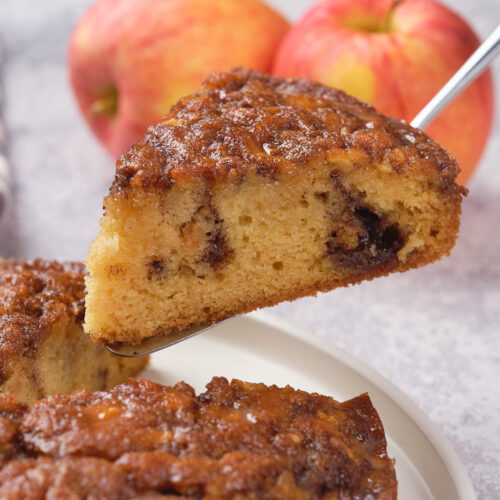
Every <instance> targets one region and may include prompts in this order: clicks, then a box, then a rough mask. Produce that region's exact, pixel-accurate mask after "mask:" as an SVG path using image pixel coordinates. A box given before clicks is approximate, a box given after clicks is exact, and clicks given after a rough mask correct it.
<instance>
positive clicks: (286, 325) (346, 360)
mask: <svg viewBox="0 0 500 500" xmlns="http://www.w3.org/2000/svg"><path fill="white" fill-rule="evenodd" d="M243 318H248V319H252V320H254V321H257V322H259V323H263V324H266V325H268V326H271V327H273V328H276V329H278V330H280V331H282V332H283V333H284V334H286V335H290V336H291V337H293V338H294V339H295V340H298V341H302V342H304V343H307V344H310V345H312V346H313V347H315V348H316V349H318V350H319V351H322V352H323V353H326V354H327V355H329V356H331V357H333V358H334V359H335V361H336V362H337V363H341V364H343V365H346V366H347V367H349V368H350V369H352V370H354V371H356V372H357V373H359V374H360V375H361V376H362V377H364V378H366V379H368V380H370V382H372V383H373V384H375V385H376V386H377V387H378V388H379V389H380V390H381V391H382V392H384V393H385V394H386V395H387V396H388V397H389V398H390V399H392V400H393V401H394V402H395V403H396V404H397V405H398V406H399V407H400V408H401V409H402V410H403V411H404V412H405V413H406V414H407V415H408V416H409V417H410V418H411V419H412V420H413V421H414V422H415V423H416V425H417V426H418V427H419V428H420V429H421V430H422V432H423V433H424V434H425V435H426V436H427V438H428V439H429V441H430V442H431V443H432V445H433V446H434V447H435V449H436V451H437V452H438V454H439V455H440V457H441V459H442V460H443V462H444V465H445V466H446V468H447V469H448V472H449V474H450V476H451V477H452V479H453V481H454V483H455V485H456V488H457V490H458V492H459V495H460V499H459V500H477V495H476V492H475V491H474V487H473V485H472V481H471V479H470V477H469V474H468V473H467V470H466V469H465V466H464V464H463V463H462V461H461V460H460V458H459V457H458V455H457V452H456V451H455V449H454V448H453V446H452V444H451V442H450V441H449V439H448V438H447V437H446V436H445V435H444V434H443V433H442V432H441V431H440V430H439V429H438V428H437V427H436V425H435V424H434V423H433V422H432V420H431V419H430V418H429V417H428V416H427V415H426V414H425V413H424V411H423V410H421V409H420V408H419V407H418V405H417V404H416V403H414V402H413V401H412V400H411V398H410V397H409V396H407V395H406V394H405V393H404V392H403V391H402V390H401V389H399V388H398V387H397V386H396V385H394V384H393V383H392V382H391V381H390V380H389V379H387V378H386V377H385V376H384V375H382V374H381V373H380V372H378V371H377V370H375V369H374V368H372V367H371V366H369V365H368V364H367V363H365V362H364V361H363V360H361V359H360V358H358V357H356V356H354V355H353V354H351V353H349V352H348V351H346V350H345V349H343V348H342V347H339V346H338V345H336V344H335V343H334V342H333V341H332V340H330V339H328V338H323V337H320V336H318V335H315V334H313V333H312V332H310V331H308V330H307V329H305V328H301V327H297V326H296V325H293V324H291V323H290V322H288V321H287V320H285V319H283V318H280V317H278V316H277V315H275V314H271V313H269V312H267V311H262V310H259V311H254V312H251V313H249V314H246V315H245V316H243Z"/></svg>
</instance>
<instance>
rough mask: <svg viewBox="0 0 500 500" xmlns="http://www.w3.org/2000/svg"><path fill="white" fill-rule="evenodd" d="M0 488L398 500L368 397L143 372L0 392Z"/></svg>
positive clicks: (5, 493)
mask: <svg viewBox="0 0 500 500" xmlns="http://www.w3.org/2000/svg"><path fill="white" fill-rule="evenodd" d="M162 495H165V496H162ZM0 497H1V498H9V499H17V498H19V499H21V498H22V499H23V500H31V499H39V498H51V499H61V500H62V499H68V498H105V499H108V500H111V499H117V500H118V499H120V500H127V499H137V498H172V499H173V498H179V497H181V498H185V499H188V498H189V499H202V498H204V499H222V498H224V499H235V500H236V499H244V498H245V499H257V498H258V499H303V500H312V499H324V500H327V499H332V500H333V499H340V498H342V499H346V500H347V499H352V500H354V499H372V500H395V499H396V497H397V481H396V476H395V472H394V464H393V461H392V460H391V459H390V458H389V457H388V456H387V450H386V439H385V435H384V429H383V426H382V423H381V422H380V418H379V416H378V414H377V412H376V410H375V408H374V407H373V406H372V403H371V401H370V398H369V397H368V395H367V394H363V395H361V396H358V397H356V398H354V399H351V400H349V401H346V402H344V403H338V402H337V401H335V400H334V399H332V398H330V397H326V396H320V395H318V394H308V393H306V392H302V391H296V390H294V389H292V388H291V387H285V388H278V387H276V386H271V387H267V386H265V385H264V384H250V383H245V382H240V381H238V380H233V381H232V382H231V383H229V382H228V381H227V380H226V379H224V378H214V379H213V380H212V381H211V382H210V383H209V384H208V386H207V391H206V392H205V393H203V394H200V395H199V396H197V395H196V394H195V392H194V390H193V388H192V387H190V386H189V385H187V384H185V383H183V382H181V383H178V384H177V385H175V386H174V387H165V386H162V385H158V384H155V383H153V382H150V381H147V380H142V381H130V382H128V383H126V384H122V385H119V386H117V387H115V388H114V389H112V390H111V391H110V392H96V393H92V392H88V391H78V392H75V393H73V394H72V395H71V396H50V397H48V398H46V399H44V400H42V401H40V402H39V403H37V404H36V405H34V406H33V407H31V408H30V409H26V408H25V407H23V406H22V405H16V404H15V402H14V401H13V400H12V399H9V398H8V397H6V396H4V397H3V399H2V396H0Z"/></svg>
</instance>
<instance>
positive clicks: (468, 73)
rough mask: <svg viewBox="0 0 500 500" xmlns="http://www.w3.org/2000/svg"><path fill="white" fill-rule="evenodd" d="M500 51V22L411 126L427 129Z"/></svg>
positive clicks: (414, 119)
mask: <svg viewBox="0 0 500 500" xmlns="http://www.w3.org/2000/svg"><path fill="white" fill-rule="evenodd" d="M499 52H500V24H499V25H498V26H497V27H496V28H495V30H493V32H492V33H491V34H490V35H489V36H488V38H486V40H485V41H484V42H483V43H482V44H481V45H480V46H479V47H478V48H477V50H476V51H475V52H474V53H473V54H472V55H471V56H470V57H469V59H467V61H465V63H464V64H463V66H462V67H461V68H460V69H459V70H458V71H457V72H456V73H455V74H454V75H453V76H452V77H451V78H450V79H449V80H448V82H447V83H446V84H445V86H444V87H443V88H442V89H441V90H440V91H439V92H438V93H437V94H436V95H435V96H434V97H433V98H432V99H431V100H430V101H429V102H428V103H427V105H426V106H425V107H424V109H422V111H420V113H418V115H417V116H416V117H415V118H413V120H412V122H411V126H412V127H415V128H419V129H422V130H423V129H425V128H426V127H427V126H428V125H429V124H430V123H431V122H432V120H434V118H436V116H437V115H438V114H439V113H440V112H441V111H442V110H443V109H444V108H445V107H446V106H447V105H448V104H449V103H450V102H451V101H452V100H453V99H454V98H455V97H456V96H457V95H458V94H460V92H462V90H464V89H465V87H467V85H469V83H471V82H472V81H473V80H474V79H475V78H476V77H477V76H479V75H480V74H481V73H482V72H483V71H484V70H485V69H486V68H487V67H488V65H489V64H490V63H491V61H493V59H494V58H495V57H496V56H497V55H498V54H499Z"/></svg>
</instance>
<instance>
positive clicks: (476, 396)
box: [0, 0, 500, 500]
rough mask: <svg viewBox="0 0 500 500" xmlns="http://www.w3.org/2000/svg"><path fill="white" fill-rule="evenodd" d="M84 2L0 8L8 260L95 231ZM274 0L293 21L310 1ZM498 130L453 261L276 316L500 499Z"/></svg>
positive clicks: (499, 16) (461, 4)
mask: <svg viewBox="0 0 500 500" xmlns="http://www.w3.org/2000/svg"><path fill="white" fill-rule="evenodd" d="M89 3H90V2H89V0H46V1H44V2H39V1H38V0H32V1H27V0H2V1H1V2H0V36H1V38H2V40H3V45H4V51H5V56H6V57H5V71H6V72H5V75H4V76H3V78H4V87H5V92H6V102H5V105H6V109H5V115H6V120H7V130H8V135H9V139H10V148H9V150H10V159H11V163H12V165H13V178H14V184H15V191H14V199H15V202H14V207H13V214H12V217H11V219H10V222H9V223H8V224H6V225H5V224H4V227H3V228H2V232H0V255H4V256H14V255H17V256H23V257H35V256H43V257H48V258H60V259H83V258H84V257H85V253H86V249H87V247H88V244H89V242H90V241H91V239H92V238H93V237H94V236H95V234H96V231H97V224H98V220H99V217H100V215H101V205H102V197H103V195H104V193H105V192H106V190H107V187H108V185H109V182H110V180H111V178H112V175H113V162H112V160H111V159H110V158H109V157H108V156H107V154H106V153H105V152H104V151H103V150H102V149H101V148H100V146H99V145H98V144H97V142H96V141H95V140H94V139H93V137H92V136H91V134H90V132H89V131H88V129H87V128H86V126H85V124H84V123H83V122H82V121H81V119H80V117H79V116H78V114H77V110H76V107H75V104H74V101H73V99H72V95H71V93H70V89H69V86H68V83H67V74H66V69H65V55H66V46H67V40H68V36H69V33H70V31H71V28H72V26H73V25H74V23H75V21H76V19H77V18H78V17H79V16H80V14H81V13H82V12H83V11H84V10H85V8H86V6H87V5H88V4H89ZM271 3H273V4H275V5H277V6H278V7H279V8H281V10H282V11H283V12H286V13H288V15H289V17H291V18H296V17H297V16H298V15H299V13H300V12H301V11H303V9H304V8H305V7H306V5H308V4H310V3H312V2H308V1H299V0H294V1H290V0H288V1H287V0H272V1H271ZM449 3H450V4H451V1H450V2H449ZM453 5H454V6H455V8H456V9H458V10H459V11H460V12H461V13H462V14H463V15H464V16H466V17H467V18H468V19H470V20H471V22H472V24H473V25H474V26H475V27H476V29H477V30H478V32H479V33H480V34H481V35H482V36H483V37H484V36H485V35H486V34H487V33H489V31H491V30H492V29H493V28H494V26H495V24H496V23H497V22H498V21H499V20H500V7H499V5H498V2H497V0H474V1H473V0H469V1H467V0H460V1H459V0H456V1H455V2H453ZM499 62H500V61H497V63H496V68H495V73H496V77H497V84H498V82H499V81H500V79H499V76H500V75H499V71H498V69H499ZM497 90H498V86H497ZM497 94H498V93H497ZM499 130H500V126H499V120H498V114H497V123H496V127H495V130H494V132H493V138H492V140H491V142H490V144H489V147H488V150H487V153H486V155H485V157H484V160H483V163H482V166H481V169H480V170H479V171H478V173H477V175H476V177H475V178H474V179H473V181H472V183H471V184H470V186H469V187H470V196H469V197H468V198H467V199H466V201H465V203H464V214H463V223H462V230H461V235H460V238H459V241H458V243H457V246H456V248H455V250H454V252H453V254H452V255H451V257H449V258H448V259H445V260H443V261H441V262H439V263H437V264H434V265H431V266H428V267H426V268H423V269H421V270H418V271H411V272H408V273H406V274H402V275H398V276H392V277H389V278H384V279H379V280H375V281H373V282H370V283H364V284H362V285H359V286H356V287H352V288H351V289H349V290H337V291H334V292H331V293H328V294H324V295H321V296H320V297H317V298H314V299H313V298H308V299H303V300H300V301H297V302H294V303H287V304H282V305H280V306H278V307H276V308H274V309H273V312H274V313H275V314H278V315H280V316H283V317H285V318H286V319H288V320H291V321H293V322H294V323H296V324H298V325H300V326H302V327H305V328H308V329H310V330H312V331H314V332H316V333H317V334H318V335H321V336H324V337H328V338H329V339H331V340H332V341H334V342H336V343H337V344H339V345H341V346H342V347H344V348H346V349H348V350H349V351H351V352H352V353H354V354H356V355H357V356H359V357H360V358H362V359H364V360H365V361H367V362H368V363H369V364H371V365H372V366H373V367H375V368H376V369H378V370H379V371H380V372H382V373H383V374H384V375H386V376H387V377H388V378H390V379H391V380H392V381H393V382H394V383H395V384H396V385H397V386H399V387H400V388H401V389H402V390H403V391H404V392H405V393H407V394H408V395H409V396H410V397H411V398H412V399H413V400H414V401H416V403H417V404H418V405H420V407H421V408H422V409H423V410H424V411H425V412H426V413H427V414H428V415H429V416H430V418H431V419H432V420H433V421H434V422H435V423H436V425H437V426H438V427H439V428H440V429H441V430H442V432H443V433H444V434H445V435H446V436H447V437H448V438H449V439H450V440H451V442H452V443H453V445H454V447H455V449H456V450H457V452H458V454H459V456H460V457H461V459H462V460H463V462H464V464H465V466H466V468H467V470H468V471H469V473H470V475H471V477H472V480H473V482H474V485H475V487H476V490H477V492H478V496H479V497H480V498H481V499H494V498H500V478H499V474H498V473H499V470H500V389H499V387H500V231H499V226H500V164H499V162H498V158H500V140H499V139H500V138H499ZM446 500H447V499H446Z"/></svg>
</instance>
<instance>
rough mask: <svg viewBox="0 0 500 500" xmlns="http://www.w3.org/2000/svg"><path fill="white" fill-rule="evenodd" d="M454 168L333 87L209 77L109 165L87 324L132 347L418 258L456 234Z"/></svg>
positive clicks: (459, 191)
mask: <svg viewBox="0 0 500 500" xmlns="http://www.w3.org/2000/svg"><path fill="white" fill-rule="evenodd" d="M458 172H459V168H458V166H457V164H456V162H455V161H454V160H453V158H451V157H450V156H449V155H448V153H447V152H446V151H445V150H444V149H442V148H441V147H440V146H439V145H438V144H436V143H435V142H434V141H433V140H432V139H430V138H429V137H427V136H426V135H425V134H424V133H423V132H421V131H420V130H416V129H414V128H412V127H411V126H409V125H408V124H407V123H404V122H401V121H398V120H395V119H391V118H386V117H385V116H382V115H381V114H380V113H378V112H377V111H376V110H375V109H373V108H372V107H371V106H369V105H367V104H364V103H362V102H360V101H358V100H356V99H354V98H353V97H350V96H348V95H346V94H345V93H343V92H342V91H339V90H336V89H332V88H329V87H326V86H323V85H320V84H318V83H315V82H312V81H308V80H300V79H297V80H295V79H282V78H277V77H272V76H268V75H264V74H261V73H257V72H253V71H249V70H244V69H237V70H233V71H231V72H229V73H224V74H212V75H211V76H209V77H208V78H207V80H206V81H205V82H204V84H203V86H202V88H201V90H200V91H199V92H198V93H196V94H193V95H191V96H188V97H186V98H183V99H181V100H180V101H179V102H178V103H177V104H176V105H174V106H173V107H172V108H171V109H170V111H169V112H168V113H167V115H166V116H165V117H164V119H163V120H162V122H161V123H159V124H158V125H156V126H152V127H150V128H149V131H148V133H147V135H146V136H145V138H144V140H143V141H142V142H139V143H137V144H135V145H133V146H132V147H131V148H130V150H129V151H128V152H127V153H125V154H124V155H123V156H122V157H121V158H120V159H119V160H118V162H117V168H116V176H115V179H114V182H113V184H112V186H111V189H110V192H109V194H108V196H107V197H106V198H105V201H104V208H105V213H104V217H103V218H102V221H101V228H100V232H99V235H98V236H97V238H96V240H95V241H94V242H93V244H92V245H91V248H90V251H89V255H88V260H87V267H88V270H89V276H88V278H87V280H86V283H87V289H88V295H87V298H86V306H87V307H86V309H87V310H86V317H85V324H84V328H85V331H87V332H89V333H90V334H91V335H92V338H93V339H94V340H96V341H101V342H105V343H114V342H123V343H127V344H135V343H139V342H140V341H141V339H143V338H144V337H149V336H154V335H157V334H168V333H170V332H174V331H176V330H180V329H184V328H186V327H190V326H198V325H200V326H202V325H205V324H211V323H214V322H218V321H220V320H223V319H225V318H227V317H230V316H232V315H235V314H237V313H242V312H247V311H250V310H253V309H255V308H259V307H264V306H271V305H273V304H276V303H278V302H280V301H283V300H292V299H296V298H298V297H301V296H304V295H313V294H316V293H317V292H319V291H328V290H331V289H333V288H335V287H338V286H346V285H349V284H353V283H358V282H359V281H361V280H365V279H371V278H374V277H376V276H382V275H386V274H388V273H390V272H394V271H405V270H407V269H410V268H414V267H418V266H421V265H424V264H427V263H429V262H432V261H434V260H436V259H439V258H440V257H442V256H443V255H446V254H448V253H449V252H450V250H451V248H452V247H453V245H454V242H455V239H456V236H457V232H458V229H459V215H460V209H461V200H462V196H463V195H464V194H465V189H464V188H462V187H460V186H458V185H457V184H456V182H455V177H456V175H457V174H458Z"/></svg>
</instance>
